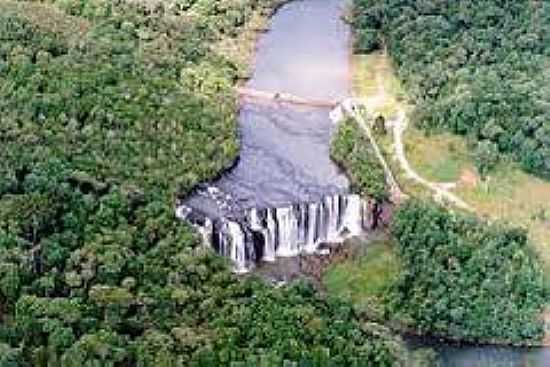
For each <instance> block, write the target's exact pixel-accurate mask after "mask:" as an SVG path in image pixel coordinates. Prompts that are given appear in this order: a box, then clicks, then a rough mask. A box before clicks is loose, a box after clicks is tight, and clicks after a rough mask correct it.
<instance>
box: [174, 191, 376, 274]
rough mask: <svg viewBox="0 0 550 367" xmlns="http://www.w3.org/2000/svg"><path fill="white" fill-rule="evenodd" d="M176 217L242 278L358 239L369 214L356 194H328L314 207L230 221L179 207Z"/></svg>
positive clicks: (255, 212) (252, 212)
mask: <svg viewBox="0 0 550 367" xmlns="http://www.w3.org/2000/svg"><path fill="white" fill-rule="evenodd" d="M176 215H177V216H178V218H181V219H185V220H187V221H189V222H191V224H193V225H194V226H195V227H197V228H198V230H199V232H200V233H201V235H202V238H203V240H204V241H205V243H206V244H207V245H208V246H212V247H213V249H214V250H215V251H216V252H217V253H218V254H220V255H222V256H226V257H228V258H230V259H231V261H232V262H233V266H234V271H235V272H237V273H243V272H246V271H248V270H249V269H250V268H251V267H253V266H254V265H255V264H256V263H258V262H260V261H268V262H270V261H275V259H276V257H290V256H297V255H299V254H300V253H303V252H305V253H310V254H311V253H315V252H316V251H317V250H318V249H319V245H320V244H323V243H340V242H342V241H343V240H345V239H346V238H348V237H350V236H356V235H360V234H362V233H363V232H364V231H365V229H366V228H367V224H368V222H369V218H370V217H371V215H372V213H371V211H370V207H369V205H368V204H367V203H366V202H365V201H364V200H362V199H361V198H360V197H359V196H358V195H330V196H325V197H323V198H322V199H321V200H319V201H317V202H310V203H300V204H293V205H287V206H283V207H278V208H251V209H247V210H242V212H239V213H233V217H232V218H231V219H230V218H226V217H222V218H218V219H214V220H212V219H209V218H206V217H201V216H200V215H199V214H197V213H194V212H193V210H192V209H191V208H187V207H184V206H180V207H178V209H177V210H176Z"/></svg>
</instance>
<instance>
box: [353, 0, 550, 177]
mask: <svg viewBox="0 0 550 367" xmlns="http://www.w3.org/2000/svg"><path fill="white" fill-rule="evenodd" d="M356 5H357V6H356V8H355V14H354V17H353V22H354V26H355V27H356V29H357V37H356V40H357V47H358V49H359V50H362V51H370V50H373V49H377V48H385V49H387V50H388V52H389V54H390V55H391V57H392V59H393V61H394V63H395V65H396V66H397V69H398V73H399V77H400V78H401V79H402V80H403V81H404V83H405V86H406V87H407V90H408V93H409V96H410V97H411V99H412V100H413V102H414V104H415V105H416V113H415V114H414V119H415V121H416V123H417V125H419V126H421V127H423V128H425V129H426V130H427V131H437V130H440V129H448V130H450V131H453V132H455V133H458V134H463V135H467V136H468V137H469V138H470V139H471V141H473V142H477V146H475V147H474V149H473V151H474V153H475V158H476V162H477V164H478V166H479V168H480V171H481V173H482V174H485V173H486V171H487V170H489V169H491V167H492V166H494V164H495V162H496V161H497V160H498V158H499V156H502V155H508V156H510V157H512V158H514V159H515V160H516V161H518V162H519V163H520V164H521V166H522V167H523V168H524V169H525V170H526V171H528V172H532V173H535V174H537V175H539V176H543V177H550V108H549V106H550V89H549V87H548V86H549V85H550V83H549V80H548V75H550V74H549V73H548V72H547V69H548V65H549V59H548V56H550V38H549V35H550V2H548V1H534V0H506V1H500V0H488V1H481V2H480V1H474V0H459V1H456V0H443V1H441V0H422V1H418V0H388V1H376V0H357V1H356Z"/></svg>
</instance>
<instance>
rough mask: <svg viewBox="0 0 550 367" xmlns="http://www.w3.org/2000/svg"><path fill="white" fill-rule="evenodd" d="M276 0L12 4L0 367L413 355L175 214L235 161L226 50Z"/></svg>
mask: <svg viewBox="0 0 550 367" xmlns="http://www.w3.org/2000/svg"><path fill="white" fill-rule="evenodd" d="M272 5H273V3H272V2H271V1H269V0H224V1H214V0H196V1H193V0H184V1H179V0H174V1H162V2H161V1H148V2H144V3H141V2H139V1H113V2H111V1H103V0H63V1H54V2H46V3H43V2H41V3H35V2H11V1H2V2H0V91H1V92H0V95H1V97H2V98H1V99H0V365H1V366H47V365H49V366H187V365H196V366H199V365H208V366H223V365H230V364H231V363H240V364H231V365H233V366H256V365H263V366H281V365H283V361H295V362H301V364H300V366H312V365H316V366H317V365H319V366H323V365H325V366H329V365H330V366H336V365H338V366H344V365H349V366H351V365H355V366H366V365H369V366H371V365H383V366H389V365H394V364H398V363H400V362H401V361H402V358H404V356H405V353H404V351H403V350H402V349H401V348H402V347H401V344H400V343H399V341H396V340H394V339H393V338H392V337H390V336H389V335H388V333H387V331H385V329H384V328H382V327H381V326H379V325H373V324H367V323H363V322H360V321H359V320H358V318H357V317H356V315H355V311H354V310H353V309H352V308H351V307H350V306H349V305H348V304H346V303H342V302H339V301H336V300H332V299H330V298H329V299H326V298H323V297H321V296H320V295H318V294H317V293H316V292H315V291H314V290H313V289H312V288H311V286H309V285H307V284H302V283H298V284H295V285H292V286H286V287H280V288H273V287H272V286H270V285H266V284H264V283H263V282H261V281H259V280H255V279H252V278H250V279H244V280H240V279H238V278H237V277H236V276H235V275H233V274H232V273H231V272H230V271H229V266H228V264H226V260H224V259H222V258H220V257H218V256H215V255H213V253H212V252H211V251H210V250H208V249H205V248H204V247H203V246H201V245H200V244H199V239H198V236H197V235H196V234H195V233H194V232H193V231H192V230H191V229H190V228H189V227H188V226H186V225H185V224H183V223H181V222H179V221H177V220H176V219H175V217H174V201H175V198H176V197H177V196H178V195H183V194H185V193H186V192H188V191H189V190H190V189H191V188H192V187H193V186H194V185H195V184H196V183H198V182H200V181H202V180H206V179H208V178H211V177H212V176H214V175H215V174H217V173H218V172H219V171H220V170H222V169H223V168H224V167H227V166H228V165H230V164H231V162H232V161H233V159H234V158H235V157H236V155H237V153H238V140H237V132H236V120H235V116H236V113H235V112H236V108H237V106H236V99H235V96H234V94H233V91H232V85H233V84H234V82H235V78H236V77H237V69H238V67H237V66H236V65H235V64H234V63H233V62H232V60H228V59H227V58H226V57H224V56H222V55H220V54H219V53H217V52H216V50H215V47H212V45H213V44H215V43H216V42H217V41H218V40H219V39H221V38H223V37H234V36H235V35H236V34H238V33H239V32H240V31H241V27H242V26H243V24H245V23H246V22H247V21H248V20H249V19H250V17H251V16H252V14H254V13H257V12H262V13H264V14H267V13H268V12H269V11H270V9H271V7H272ZM285 365H287V364H285Z"/></svg>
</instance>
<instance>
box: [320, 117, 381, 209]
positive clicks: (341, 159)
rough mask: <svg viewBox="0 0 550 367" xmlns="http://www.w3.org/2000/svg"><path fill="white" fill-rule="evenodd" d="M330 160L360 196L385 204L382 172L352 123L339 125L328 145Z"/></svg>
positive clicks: (366, 141)
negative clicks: (340, 169)
mask: <svg viewBox="0 0 550 367" xmlns="http://www.w3.org/2000/svg"><path fill="white" fill-rule="evenodd" d="M331 157H332V159H334V160H335V161H336V162H337V163H338V164H340V165H341V166H342V167H343V168H344V169H345V170H346V172H347V174H348V175H349V176H350V179H351V183H352V185H353V188H354V190H355V191H357V192H358V193H359V194H361V195H364V196H367V197H373V198H375V199H377V200H384V199H386V198H387V196H388V192H387V189H386V185H385V182H386V179H385V174H384V169H383V168H382V166H381V164H380V162H379V161H378V159H377V158H376V156H375V155H374V153H373V152H372V148H371V146H370V143H369V140H368V139H367V137H365V136H364V135H363V133H362V132H361V131H360V130H359V127H358V126H357V125H356V124H354V122H353V121H351V120H344V121H342V122H341V123H340V124H339V126H338V130H337V131H336V134H335V136H334V137H333V140H332V145H331Z"/></svg>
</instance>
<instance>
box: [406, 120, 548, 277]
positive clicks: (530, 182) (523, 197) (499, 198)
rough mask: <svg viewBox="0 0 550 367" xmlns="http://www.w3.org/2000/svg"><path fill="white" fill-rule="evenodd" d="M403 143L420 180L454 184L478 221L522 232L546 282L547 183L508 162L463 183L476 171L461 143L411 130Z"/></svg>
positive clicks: (457, 138)
mask: <svg viewBox="0 0 550 367" xmlns="http://www.w3.org/2000/svg"><path fill="white" fill-rule="evenodd" d="M406 142H407V144H406V151H407V157H408V158H409V161H410V162H411V164H412V165H413V166H414V167H415V168H416V169H417V170H418V172H419V173H420V174H422V175H424V176H425V177H427V178H429V179H433V180H434V181H436V180H439V181H456V182H457V187H456V190H455V192H456V194H457V195H459V196H460V197H461V198H463V199H464V200H465V201H466V202H467V203H468V204H470V205H471V206H472V207H474V209H475V210H476V212H477V213H478V214H479V215H481V216H483V217H485V218H487V219H489V220H504V221H507V222H509V223H511V224H514V225H517V226H521V227H524V228H526V229H527V231H528V233H529V238H530V239H531V243H532V244H533V246H534V250H535V251H536V252H537V253H538V254H539V256H540V258H541V260H542V262H543V266H544V268H545V273H546V274H547V277H548V278H549V280H550V182H548V181H545V180H543V179H540V178H538V177H535V176H533V175H530V174H527V173H525V172H524V171H522V170H521V169H520V168H519V167H518V166H517V164H515V163H513V162H510V161H507V160H504V161H503V162H501V163H500V164H499V165H498V166H497V167H496V169H495V170H494V171H493V172H491V173H490V175H489V177H488V178H487V179H486V180H485V181H481V180H479V178H477V179H476V180H474V181H475V182H471V181H470V182H466V181H465V180H464V176H465V172H469V173H470V174H472V173H475V172H476V171H475V168H474V164H473V160H472V158H471V156H470V154H469V151H468V147H467V143H466V141H465V138H463V137H460V136H456V135H451V134H449V133H445V134H440V135H433V136H426V135H425V134H424V133H423V132H421V131H418V130H417V129H414V128H409V130H408V131H407V135H406ZM476 175H477V174H476Z"/></svg>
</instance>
